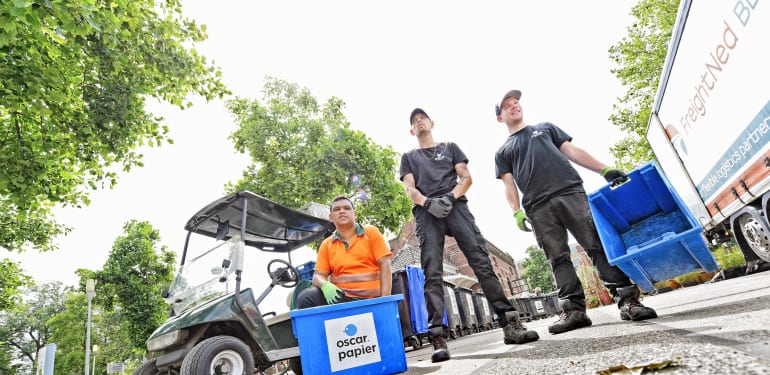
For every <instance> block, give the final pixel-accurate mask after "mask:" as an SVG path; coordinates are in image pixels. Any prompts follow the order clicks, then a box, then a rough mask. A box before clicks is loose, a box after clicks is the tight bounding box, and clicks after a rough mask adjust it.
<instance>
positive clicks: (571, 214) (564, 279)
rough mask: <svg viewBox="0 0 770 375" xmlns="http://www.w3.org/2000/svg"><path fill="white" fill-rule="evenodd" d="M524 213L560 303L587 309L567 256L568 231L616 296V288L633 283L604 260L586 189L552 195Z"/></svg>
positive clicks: (576, 277)
mask: <svg viewBox="0 0 770 375" xmlns="http://www.w3.org/2000/svg"><path fill="white" fill-rule="evenodd" d="M527 216H528V217H529V219H530V221H531V222H532V227H533V229H534V231H535V236H536V237H537V242H538V244H539V245H540V247H541V248H542V249H543V250H544V251H545V255H546V257H547V258H548V261H549V262H550V263H551V268H552V269H553V276H554V279H556V287H557V288H559V299H560V300H562V305H563V306H570V307H569V308H570V309H580V310H584V311H585V309H586V303H585V294H584V292H583V286H582V285H581V284H580V279H578V276H577V273H576V272H575V266H574V265H573V264H572V259H571V258H570V247H569V243H568V240H569V238H568V236H567V231H569V233H571V234H572V236H573V237H574V238H575V240H576V241H577V242H578V243H579V244H580V246H582V247H583V250H585V252H586V253H587V254H588V257H589V258H591V261H592V262H593V264H594V267H596V270H597V271H598V272H599V279H601V281H602V283H603V284H604V286H606V287H607V288H608V289H609V290H610V293H611V294H612V296H613V297H616V296H617V292H616V289H617V288H621V287H624V286H629V285H632V283H631V280H630V279H629V278H628V276H626V274H625V273H623V271H621V270H620V268H618V267H615V266H611V265H610V263H609V261H608V260H607V255H606V254H605V253H604V248H602V244H601V241H600V240H599V234H598V233H597V232H596V226H595V225H594V219H593V216H592V215H591V209H590V207H589V206H588V198H587V197H586V194H585V193H583V192H580V193H572V194H566V195H559V196H555V197H552V198H551V199H549V200H548V201H547V202H546V203H545V204H543V206H541V207H538V208H537V209H535V210H533V211H532V212H527ZM564 302H568V303H566V304H565V303H564Z"/></svg>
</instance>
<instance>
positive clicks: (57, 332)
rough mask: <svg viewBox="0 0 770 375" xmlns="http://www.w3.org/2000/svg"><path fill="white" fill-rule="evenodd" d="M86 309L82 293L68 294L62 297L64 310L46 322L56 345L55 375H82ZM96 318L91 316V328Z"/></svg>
mask: <svg viewBox="0 0 770 375" xmlns="http://www.w3.org/2000/svg"><path fill="white" fill-rule="evenodd" d="M87 309H88V300H87V298H86V295H85V292H84V291H81V292H79V293H78V292H69V293H66V294H65V295H64V310H62V311H61V312H60V313H58V314H56V315H55V316H53V317H51V318H50V319H49V320H48V322H47V324H48V327H49V328H50V329H51V342H55V343H56V362H55V363H56V366H55V369H54V374H56V375H59V374H62V375H64V374H82V373H83V358H85V352H84V349H85V348H84V343H85V339H86V329H85V319H86V316H87V313H88V312H87ZM97 316H98V314H93V317H92V318H93V319H92V328H94V325H95V324H93V323H95V321H96V319H95V318H96V317H97ZM94 331H96V330H92V332H94ZM92 336H93V335H92Z"/></svg>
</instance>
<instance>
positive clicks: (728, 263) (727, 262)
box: [655, 242, 746, 289]
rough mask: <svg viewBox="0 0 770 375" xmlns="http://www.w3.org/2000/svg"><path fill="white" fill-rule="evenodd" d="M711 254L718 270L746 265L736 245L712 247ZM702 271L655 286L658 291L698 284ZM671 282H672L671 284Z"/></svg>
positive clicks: (680, 276)
mask: <svg viewBox="0 0 770 375" xmlns="http://www.w3.org/2000/svg"><path fill="white" fill-rule="evenodd" d="M711 254H712V255H714V258H715V259H716V261H717V264H718V265H719V268H720V269H723V270H724V269H728V268H733V267H737V266H741V265H744V264H746V260H745V259H744V258H743V252H741V249H739V248H738V245H736V244H734V243H730V242H728V243H726V244H724V245H718V246H715V247H712V249H711ZM703 273H704V272H703V271H701V270H698V271H693V272H689V273H686V274H684V275H679V276H677V277H674V278H672V279H669V280H664V281H661V282H658V283H656V284H655V287H656V288H658V289H661V288H666V287H671V286H672V284H673V285H677V284H679V285H684V284H689V283H693V282H700V281H702V278H703V276H702V275H703ZM672 281H673V282H672Z"/></svg>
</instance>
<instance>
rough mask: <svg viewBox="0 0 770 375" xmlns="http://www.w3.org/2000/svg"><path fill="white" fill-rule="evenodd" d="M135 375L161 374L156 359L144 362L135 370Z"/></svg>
mask: <svg viewBox="0 0 770 375" xmlns="http://www.w3.org/2000/svg"><path fill="white" fill-rule="evenodd" d="M133 375H160V372H158V367H157V366H155V360H154V359H151V360H149V361H145V362H144V363H142V365H141V366H139V368H137V369H136V370H134V372H133Z"/></svg>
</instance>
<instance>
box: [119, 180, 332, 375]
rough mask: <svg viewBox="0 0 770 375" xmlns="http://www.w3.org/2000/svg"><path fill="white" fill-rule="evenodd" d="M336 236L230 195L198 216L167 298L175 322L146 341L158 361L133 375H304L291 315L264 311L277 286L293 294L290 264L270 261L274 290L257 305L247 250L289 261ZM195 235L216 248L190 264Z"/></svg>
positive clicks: (249, 196)
mask: <svg viewBox="0 0 770 375" xmlns="http://www.w3.org/2000/svg"><path fill="white" fill-rule="evenodd" d="M333 228H334V226H333V224H332V223H331V222H330V221H328V220H326V219H322V218H319V217H315V216H312V215H310V214H307V213H303V212H300V211H297V210H293V209H290V208H287V207H284V206H281V205H278V204H276V203H274V202H271V201H269V200H267V199H265V198H263V197H260V196H258V195H256V194H254V193H251V192H248V191H243V192H238V193H233V194H229V195H227V196H225V197H222V198H220V199H217V200H216V201H214V202H212V203H210V204H209V205H207V206H206V207H204V208H203V209H201V210H200V211H198V212H197V213H196V214H195V215H193V217H192V218H190V220H188V221H187V224H186V225H185V229H186V230H187V231H188V233H187V238H186V240H185V246H184V251H183V252H182V258H181V262H180V264H181V265H180V267H179V270H178V272H177V275H176V276H175V279H174V281H173V283H172V285H171V287H170V288H169V290H168V292H167V293H166V294H165V295H164V297H165V299H166V301H167V302H168V303H169V304H170V305H171V309H172V313H171V317H170V318H169V319H168V321H166V322H165V323H164V324H163V325H161V326H160V327H159V328H158V329H156V330H155V332H153V333H152V335H150V337H149V338H148V339H147V351H148V352H149V356H150V357H151V359H150V360H148V361H146V362H144V363H143V364H142V365H141V366H140V367H139V368H138V369H137V370H136V371H135V372H134V374H135V375H161V374H163V375H171V374H181V375H202V374H234V375H251V374H253V373H255V371H265V370H267V369H268V368H270V367H273V366H274V365H276V364H279V363H280V364H284V365H285V364H286V363H287V362H288V363H289V364H290V366H291V368H292V370H294V371H295V373H301V368H299V361H298V357H299V349H298V347H297V341H296V339H295V337H294V335H293V332H292V327H291V320H290V319H288V313H286V314H282V315H283V316H281V315H279V316H275V313H273V316H272V317H268V318H266V317H265V316H263V314H262V313H261V312H260V309H259V304H260V303H261V302H262V301H263V300H264V299H265V297H267V295H268V294H269V293H270V291H271V290H272V289H273V287H274V286H276V285H280V286H283V287H287V288H290V287H293V286H295V285H296V284H297V282H298V280H299V274H298V273H297V270H296V269H295V268H294V267H293V266H292V265H291V261H290V260H291V257H290V256H289V261H285V260H282V259H273V260H271V261H270V262H269V263H268V264H267V273H268V275H269V277H270V279H271V281H270V285H269V286H268V287H267V288H266V289H265V290H264V291H263V292H262V293H261V294H260V295H258V296H256V297H255V293H254V292H253V291H252V289H251V288H247V287H244V286H243V285H242V279H243V278H244V271H245V270H244V257H245V256H246V254H245V253H246V251H245V249H246V248H247V247H252V248H256V249H258V250H261V251H265V252H275V253H290V252H291V251H292V250H295V249H297V248H299V247H301V246H303V245H305V244H307V243H310V242H312V241H314V240H317V239H320V238H323V237H324V236H325V235H328V234H330V233H331V231H332V230H333ZM192 234H197V235H203V236H205V237H208V238H207V239H205V240H206V241H208V242H209V243H211V242H214V243H215V245H214V246H213V247H211V248H210V249H209V250H207V251H205V252H201V253H200V254H199V255H196V256H195V257H194V258H192V259H189V260H188V257H192V256H193V255H194V254H193V252H192V251H190V249H191V246H190V240H191V237H196V238H197V237H200V236H191V235H192ZM212 239H213V240H212ZM206 241H204V242H206ZM207 248H208V247H207ZM188 251H190V252H189V253H188ZM249 253H252V252H249ZM249 255H251V254H249ZM253 271H256V270H255V269H253V268H252V269H249V272H253ZM265 315H269V314H265ZM283 369H284V371H285V370H286V367H285V366H284V367H283Z"/></svg>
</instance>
